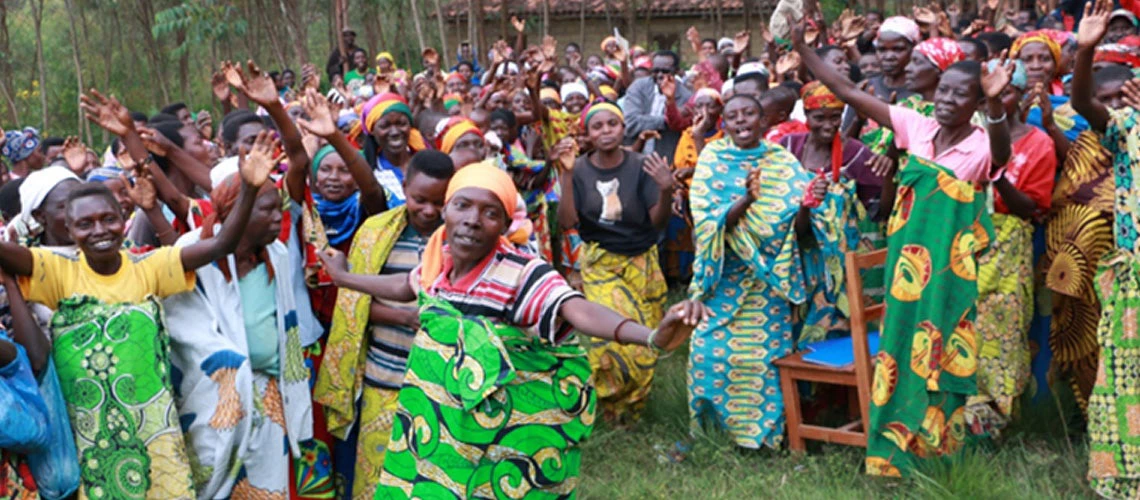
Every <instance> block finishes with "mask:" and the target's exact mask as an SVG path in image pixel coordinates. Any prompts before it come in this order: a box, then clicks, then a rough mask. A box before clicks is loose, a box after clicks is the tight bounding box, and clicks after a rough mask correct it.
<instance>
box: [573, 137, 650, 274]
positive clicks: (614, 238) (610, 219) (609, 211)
mask: <svg viewBox="0 0 1140 500" xmlns="http://www.w3.org/2000/svg"><path fill="white" fill-rule="evenodd" d="M624 154H625V158H624V159H623V160H622V162H621V165H618V167H617V168H611V169H602V168H598V167H597V166H595V165H594V164H593V163H591V162H590V160H589V157H588V156H582V157H580V158H578V160H577V161H575V162H574V206H575V207H576V208H577V209H578V235H579V236H581V237H582V241H584V242H587V243H591V242H597V243H598V244H599V245H601V247H602V248H604V249H605V250H608V251H610V252H613V253H616V254H620V255H631V256H632V255H641V254H643V253H645V251H646V250H649V249H650V248H651V247H652V246H653V245H656V244H657V241H658V240H659V239H660V233H659V231H657V228H656V227H654V226H653V221H652V220H651V219H650V217H649V209H650V208H652V207H653V206H654V205H656V204H657V199H658V198H660V196H661V190H660V188H659V187H658V186H657V182H656V181H654V180H653V177H652V176H650V175H649V174H648V173H646V172H645V170H643V169H642V168H641V166H642V163H644V162H645V156H644V155H641V154H638V153H631V152H629V151H625V152H624Z"/></svg>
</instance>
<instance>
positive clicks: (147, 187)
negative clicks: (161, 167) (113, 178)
mask: <svg viewBox="0 0 1140 500" xmlns="http://www.w3.org/2000/svg"><path fill="white" fill-rule="evenodd" d="M119 180H120V181H122V183H123V185H124V186H126V187H127V196H130V198H131V201H133V202H135V206H137V207H139V208H141V209H143V211H144V212H149V211H151V210H154V208H155V207H156V206H157V205H158V192H157V190H155V188H154V182H153V181H151V180H150V173H149V172H148V171H147V170H146V169H141V170H139V172H138V175H136V176H135V183H134V185H132V184H131V181H130V179H127V177H126V176H123V175H120V176H119Z"/></svg>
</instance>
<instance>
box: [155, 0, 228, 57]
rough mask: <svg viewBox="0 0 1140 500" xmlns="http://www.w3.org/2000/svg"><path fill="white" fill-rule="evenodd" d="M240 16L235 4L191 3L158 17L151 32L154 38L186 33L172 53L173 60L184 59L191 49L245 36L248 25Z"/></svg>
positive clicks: (200, 0) (205, 0) (208, 0)
mask: <svg viewBox="0 0 1140 500" xmlns="http://www.w3.org/2000/svg"><path fill="white" fill-rule="evenodd" d="M239 15H240V13H239V12H237V9H236V8H235V7H234V6H233V5H232V4H226V3H218V2H216V1H215V0H189V1H186V2H182V4H180V5H176V6H174V7H171V8H169V9H166V10H162V11H159V12H158V13H157V14H155V15H154V20H155V24H154V27H153V28H151V31H152V32H153V34H154V36H155V38H161V37H163V36H166V35H170V34H174V33H178V32H182V33H184V34H185V35H186V36H185V38H184V39H183V41H182V43H181V44H179V45H178V46H177V47H175V48H174V50H173V51H172V52H171V55H172V56H174V57H182V56H183V55H184V54H185V53H186V52H187V51H188V50H190V48H191V47H195V46H202V45H206V44H211V43H215V42H227V41H230V40H231V39H232V38H233V37H236V36H243V35H245V33H246V28H247V26H248V23H247V22H246V21H245V19H241V18H240V17H239Z"/></svg>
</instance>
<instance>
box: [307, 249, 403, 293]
mask: <svg viewBox="0 0 1140 500" xmlns="http://www.w3.org/2000/svg"><path fill="white" fill-rule="evenodd" d="M317 256H318V257H320V258H321V262H322V263H323V264H324V265H325V272H327V273H328V274H329V277H330V278H332V280H333V284H335V285H336V286H338V287H341V288H347V289H349V290H356V291H358V292H360V293H367V294H368V295H371V296H373V297H377V298H380V299H385V300H392V301H396V302H408V301H412V300H415V299H416V293H415V291H413V290H412V285H411V283H409V282H408V273H399V274H383V275H380V274H353V273H351V272H349V271H348V259H347V258H345V256H344V253H342V252H340V251H338V250H336V249H335V248H328V249H325V250H324V251H323V252H318V253H317Z"/></svg>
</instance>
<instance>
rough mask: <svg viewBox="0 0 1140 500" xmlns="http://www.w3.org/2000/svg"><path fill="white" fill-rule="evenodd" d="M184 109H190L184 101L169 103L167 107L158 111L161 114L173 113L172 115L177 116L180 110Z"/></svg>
mask: <svg viewBox="0 0 1140 500" xmlns="http://www.w3.org/2000/svg"><path fill="white" fill-rule="evenodd" d="M184 109H190V108H188V107H186V103H184V102H176V103H172V104H167V105H166V107H164V108H162V109H160V110H159V111H158V112H159V113H161V114H164V115H171V116H175V117H177V116H178V112H179V111H182V110H184Z"/></svg>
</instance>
